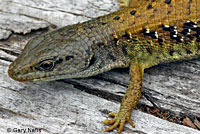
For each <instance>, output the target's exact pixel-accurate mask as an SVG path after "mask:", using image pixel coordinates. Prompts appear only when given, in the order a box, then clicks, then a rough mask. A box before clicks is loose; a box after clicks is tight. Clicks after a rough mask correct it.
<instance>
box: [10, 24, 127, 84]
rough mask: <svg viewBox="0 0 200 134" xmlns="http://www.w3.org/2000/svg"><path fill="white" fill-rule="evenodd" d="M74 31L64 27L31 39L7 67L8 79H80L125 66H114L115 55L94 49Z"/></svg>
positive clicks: (34, 80)
mask: <svg viewBox="0 0 200 134" xmlns="http://www.w3.org/2000/svg"><path fill="white" fill-rule="evenodd" d="M75 29H76V28H74V27H73V25H72V26H67V27H64V28H61V29H58V30H55V31H53V32H50V33H47V34H44V35H41V36H38V37H35V38H33V39H31V40H30V41H29V42H28V43H27V45H26V46H25V48H24V49H23V50H22V53H21V54H20V55H19V56H18V57H17V59H16V60H15V61H14V62H13V63H12V64H11V65H10V67H9V70H8V74H9V76H10V77H11V78H13V79H14V80H17V81H20V82H25V83H27V82H36V81H51V80H58V79H65V78H82V77H89V76H93V75H96V74H99V73H101V72H105V71H107V70H110V69H112V68H113V67H116V66H117V65H119V64H124V63H122V62H120V63H116V61H117V58H116V57H117V55H118V54H119V53H118V52H116V57H115V55H112V54H111V53H109V52H108V50H104V49H103V48H101V47H95V49H93V46H92V43H90V42H89V41H88V42H85V40H84V39H81V38H80V36H78V34H77V31H76V30H75ZM85 38H87V37H85ZM118 61H119V60H118ZM120 66H121V65H120Z"/></svg>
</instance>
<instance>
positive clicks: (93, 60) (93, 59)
mask: <svg viewBox="0 0 200 134" xmlns="http://www.w3.org/2000/svg"><path fill="white" fill-rule="evenodd" d="M95 62H96V58H95V57H94V55H93V56H92V58H91V59H90V64H89V65H88V68H89V67H91V66H92V65H94V63H95Z"/></svg>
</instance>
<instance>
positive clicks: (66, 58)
mask: <svg viewBox="0 0 200 134" xmlns="http://www.w3.org/2000/svg"><path fill="white" fill-rule="evenodd" d="M71 58H74V56H66V57H65V60H70V59H71Z"/></svg>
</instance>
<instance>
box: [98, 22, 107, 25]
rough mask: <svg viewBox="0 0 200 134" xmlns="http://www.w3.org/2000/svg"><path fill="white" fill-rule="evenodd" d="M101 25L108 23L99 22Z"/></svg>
mask: <svg viewBox="0 0 200 134" xmlns="http://www.w3.org/2000/svg"><path fill="white" fill-rule="evenodd" d="M98 24H99V25H105V24H107V23H104V22H98Z"/></svg>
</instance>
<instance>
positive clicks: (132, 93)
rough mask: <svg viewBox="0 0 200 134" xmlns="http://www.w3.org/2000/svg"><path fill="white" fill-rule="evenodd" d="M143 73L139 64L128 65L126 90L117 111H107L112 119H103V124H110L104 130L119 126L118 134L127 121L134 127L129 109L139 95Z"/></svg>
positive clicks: (135, 102)
mask: <svg viewBox="0 0 200 134" xmlns="http://www.w3.org/2000/svg"><path fill="white" fill-rule="evenodd" d="M143 73H144V68H143V67H142V65H141V64H139V63H132V65H131V67H130V81H129V86H128V90H127V91H126V94H125V95H124V97H123V99H122V103H121V106H120V110H119V112H118V113H113V112H111V113H109V116H113V117H114V119H111V120H104V121H103V123H104V124H112V126H111V127H109V128H107V129H105V130H104V131H105V132H108V131H111V130H113V129H114V128H116V127H118V126H119V129H118V131H117V133H118V134H120V133H121V131H122V129H123V127H124V125H125V123H126V122H128V123H129V124H130V125H131V126H132V127H135V125H134V123H133V122H132V120H131V119H130V117H131V111H132V110H133V109H134V108H135V107H136V105H137V102H138V100H139V99H140V97H141V92H142V77H143Z"/></svg>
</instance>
